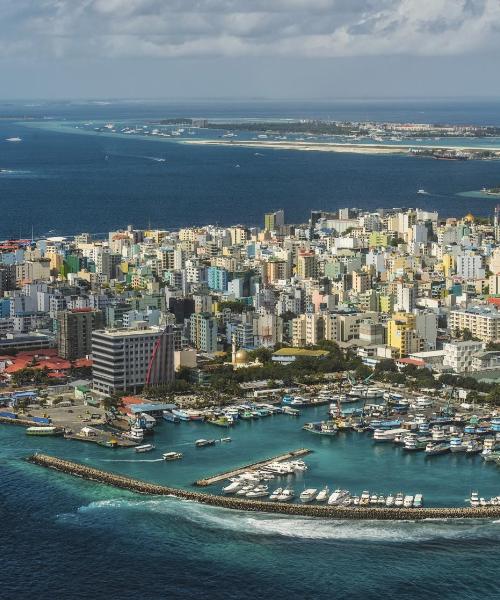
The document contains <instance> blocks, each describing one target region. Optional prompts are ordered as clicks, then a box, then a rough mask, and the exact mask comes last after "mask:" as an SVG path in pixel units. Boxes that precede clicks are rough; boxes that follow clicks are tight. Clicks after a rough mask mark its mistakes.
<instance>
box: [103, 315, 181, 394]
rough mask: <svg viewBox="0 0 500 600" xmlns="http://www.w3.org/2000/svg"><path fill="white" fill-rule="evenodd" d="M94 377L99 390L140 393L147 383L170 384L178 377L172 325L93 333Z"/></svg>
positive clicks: (144, 325)
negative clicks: (175, 366) (175, 365)
mask: <svg viewBox="0 0 500 600" xmlns="http://www.w3.org/2000/svg"><path fill="white" fill-rule="evenodd" d="M92 361H93V366H92V377H93V387H94V389H95V390H96V391H97V392H102V393H104V394H113V393H116V392H123V391H132V392H134V393H135V392H137V391H138V390H140V389H141V388H143V387H144V386H145V385H167V384H169V383H172V382H173V381H174V378H175V372H174V334H173V331H172V327H171V326H167V327H148V326H147V325H146V324H145V323H139V322H138V323H136V328H135V329H105V330H99V331H94V333H93V335H92Z"/></svg>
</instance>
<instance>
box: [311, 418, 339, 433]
mask: <svg viewBox="0 0 500 600" xmlns="http://www.w3.org/2000/svg"><path fill="white" fill-rule="evenodd" d="M302 429H305V430H306V431H310V432H311V433H317V434H319V435H335V434H336V433H337V430H338V427H337V425H336V423H335V422H333V421H321V422H320V423H306V424H305V425H304V427H303V428H302Z"/></svg>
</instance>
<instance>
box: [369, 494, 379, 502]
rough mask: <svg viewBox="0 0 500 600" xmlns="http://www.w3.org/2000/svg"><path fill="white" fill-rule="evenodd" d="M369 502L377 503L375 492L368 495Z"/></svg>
mask: <svg viewBox="0 0 500 600" xmlns="http://www.w3.org/2000/svg"><path fill="white" fill-rule="evenodd" d="M370 504H378V496H377V494H372V495H371V496H370Z"/></svg>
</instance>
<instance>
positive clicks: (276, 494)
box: [269, 487, 283, 502]
mask: <svg viewBox="0 0 500 600" xmlns="http://www.w3.org/2000/svg"><path fill="white" fill-rule="evenodd" d="M282 493H283V488H280V487H279V488H276V489H275V490H274V492H273V493H272V494H271V495H270V496H269V500H272V501H273V502H275V501H277V500H278V498H279V496H281V494H282Z"/></svg>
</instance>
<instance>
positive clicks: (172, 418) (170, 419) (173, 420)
mask: <svg viewBox="0 0 500 600" xmlns="http://www.w3.org/2000/svg"><path fill="white" fill-rule="evenodd" d="M163 418H164V420H165V421H168V422H169V423H180V422H181V420H180V419H179V417H178V416H176V415H174V414H172V413H171V412H170V411H169V410H164V411H163Z"/></svg>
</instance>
